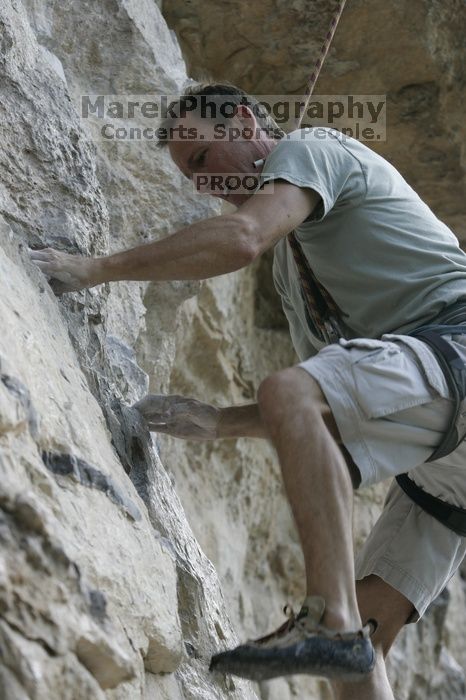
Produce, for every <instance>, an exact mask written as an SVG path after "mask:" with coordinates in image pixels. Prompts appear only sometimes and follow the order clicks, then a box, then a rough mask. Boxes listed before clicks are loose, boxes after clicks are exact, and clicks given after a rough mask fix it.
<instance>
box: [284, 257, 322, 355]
mask: <svg viewBox="0 0 466 700" xmlns="http://www.w3.org/2000/svg"><path fill="white" fill-rule="evenodd" d="M273 280H274V284H275V288H276V290H277V292H278V293H279V295H280V299H281V302H282V308H283V312H284V314H285V316H286V319H287V321H288V327H289V329H290V335H291V342H292V343H293V347H294V349H295V351H296V354H297V356H298V357H299V359H300V360H301V361H303V360H307V359H308V358H309V357H313V356H314V355H316V354H317V352H318V350H317V348H315V347H314V346H313V345H312V343H311V341H310V340H309V338H308V336H307V334H306V332H305V330H304V328H303V326H302V324H301V321H300V319H299V316H298V314H297V313H296V311H295V310H294V308H293V305H292V304H291V301H290V298H289V296H288V294H287V293H286V290H285V288H284V286H283V284H282V282H281V280H280V276H279V273H278V270H277V269H276V268H274V274H273Z"/></svg>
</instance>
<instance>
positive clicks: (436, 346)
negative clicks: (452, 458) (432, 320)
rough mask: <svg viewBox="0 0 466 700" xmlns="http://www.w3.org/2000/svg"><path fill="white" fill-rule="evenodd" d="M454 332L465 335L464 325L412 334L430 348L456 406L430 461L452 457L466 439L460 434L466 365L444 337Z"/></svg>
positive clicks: (465, 395)
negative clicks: (449, 455)
mask: <svg viewBox="0 0 466 700" xmlns="http://www.w3.org/2000/svg"><path fill="white" fill-rule="evenodd" d="M458 329H459V330H458ZM455 331H456V332H457V333H462V334H464V333H465V331H466V328H465V327H464V326H438V327H437V328H436V327H435V326H430V327H429V326H427V327H424V328H419V329H417V330H415V331H412V332H411V333H410V335H413V336H415V337H416V338H419V339H420V340H423V341H424V342H425V343H426V344H427V345H428V346H429V347H430V348H431V350H432V352H433V353H434V355H435V357H436V359H437V362H438V363H439V365H440V367H441V369H442V371H443V374H444V376H445V380H446V382H447V386H448V389H449V391H450V396H451V398H452V399H453V401H454V406H455V409H454V414H453V416H452V419H451V421H450V425H449V427H448V430H447V431H446V433H445V434H444V436H443V438H442V441H441V443H440V444H439V445H438V446H437V448H436V449H435V450H434V452H433V453H432V454H431V455H430V457H429V459H428V460H427V461H428V462H434V461H435V460H437V459H440V458H441V457H445V456H446V455H448V454H450V453H451V452H453V451H454V450H455V449H456V448H457V447H458V445H459V444H460V442H462V441H463V440H464V438H465V437H466V434H465V433H464V432H463V429H462V430H461V432H459V427H460V426H461V424H462V421H461V411H462V408H463V409H464V407H463V406H462V402H463V400H464V399H465V398H466V366H465V363H464V361H463V359H462V358H461V357H460V355H459V354H458V353H457V352H456V350H455V348H454V347H453V346H452V345H450V343H449V342H448V341H447V340H444V338H442V335H441V334H442V333H448V334H454V333H455Z"/></svg>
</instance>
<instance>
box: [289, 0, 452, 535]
mask: <svg viewBox="0 0 466 700" xmlns="http://www.w3.org/2000/svg"><path fill="white" fill-rule="evenodd" d="M345 4H346V0H342V1H341V2H340V3H339V5H338V8H337V10H336V12H335V15H334V16H333V18H332V22H331V25H330V29H329V31H328V32H327V36H326V38H325V41H324V43H323V45H322V47H321V50H320V55H319V58H318V59H317V61H316V64H315V66H314V70H313V71H312V73H311V76H310V78H309V81H308V84H307V89H306V92H305V95H304V97H303V102H301V104H300V113H299V117H298V119H297V120H296V122H295V124H294V126H293V129H299V128H300V126H301V122H302V119H303V116H304V113H305V110H306V107H307V106H308V104H309V100H310V98H311V96H312V93H313V91H314V87H315V84H316V82H317V79H318V77H319V73H320V70H321V68H322V65H323V63H324V60H325V57H326V55H327V53H328V50H329V48H330V45H331V43H332V39H333V36H334V34H335V31H336V28H337V26H338V22H339V20H340V18H341V15H342V13H343V9H344V7H345ZM287 238H288V243H289V245H290V248H291V250H292V252H293V257H294V260H295V264H296V267H297V269H298V272H299V278H300V283H301V295H302V297H303V300H304V304H305V308H306V311H307V313H308V316H309V318H310V321H311V325H312V326H313V328H314V330H315V332H316V335H317V337H318V338H319V339H320V340H322V341H323V342H325V343H327V344H330V343H336V342H338V340H339V339H340V338H347V337H348V331H349V329H348V328H347V326H346V325H345V323H344V321H343V318H342V316H343V314H342V311H341V309H339V307H338V306H337V304H336V303H335V301H334V299H333V298H332V296H331V295H330V294H329V292H328V291H327V290H326V289H325V287H324V286H323V285H322V284H321V283H320V282H319V280H318V279H317V278H316V276H315V274H314V272H313V271H312V268H311V266H310V264H309V262H308V260H307V258H306V256H305V254H304V252H303V250H302V248H301V245H300V243H299V241H298V239H297V238H296V234H295V232H294V231H292V232H291V233H290V234H288V237H287ZM454 334H463V335H464V334H466V324H465V325H464V326H461V325H460V326H445V325H428V326H422V327H420V328H417V329H415V330H413V331H411V332H410V333H409V335H412V336H414V337H415V338H419V340H422V341H423V342H424V343H426V344H427V345H428V346H429V347H430V349H431V350H432V352H433V353H434V355H435V357H436V359H437V361H438V363H439V365H440V367H441V369H442V371H443V373H444V375H445V379H446V381H447V385H448V388H449V390H450V395H451V397H452V398H453V402H454V412H453V418H452V421H451V424H450V426H449V428H448V430H447V431H446V433H445V435H444V436H443V438H442V441H441V443H440V444H439V445H438V447H437V448H436V449H435V450H434V452H433V453H432V455H431V456H430V457H429V459H428V460H427V461H428V462H433V461H434V460H437V459H440V458H441V457H445V456H446V455H448V454H450V453H451V452H453V451H454V450H455V449H456V448H457V447H458V446H459V445H460V443H461V442H463V440H464V439H465V438H466V363H465V362H464V360H463V359H462V358H461V356H460V355H459V354H458V353H457V352H456V350H455V348H454V347H453V345H451V344H450V343H449V342H448V341H447V340H445V339H444V338H443V337H442V336H444V335H454ZM396 481H397V483H398V485H399V486H400V487H401V488H402V489H403V491H404V492H405V493H406V494H407V496H409V498H411V500H413V501H414V502H415V503H416V504H417V505H418V506H420V507H421V508H422V509H423V510H424V511H426V513H429V515H431V516H432V517H434V518H436V519H437V520H438V521H440V522H441V523H442V524H443V525H445V526H446V527H448V528H449V529H450V530H453V532H455V533H456V534H458V535H460V536H461V537H466V509H464V508H459V507H458V506H454V505H451V504H450V503H446V502H445V501H443V500H442V499H440V498H437V497H435V496H433V495H432V494H430V493H428V492H427V491H424V489H422V488H421V487H420V486H418V485H417V484H416V483H415V482H414V481H413V480H412V479H410V478H409V476H408V475H407V474H399V475H398V476H397V477H396Z"/></svg>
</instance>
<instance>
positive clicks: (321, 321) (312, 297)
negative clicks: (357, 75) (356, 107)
mask: <svg viewBox="0 0 466 700" xmlns="http://www.w3.org/2000/svg"><path fill="white" fill-rule="evenodd" d="M345 5H346V0H341V1H340V3H339V5H338V8H337V10H336V12H335V14H334V15H333V17H332V21H331V23H330V28H329V30H328V32H327V36H326V37H325V41H324V43H323V44H322V47H321V49H320V54H319V58H318V59H317V61H316V63H315V66H314V69H313V71H312V73H311V76H310V78H309V81H308V84H307V88H306V92H305V94H304V96H303V102H301V104H300V111H299V117H298V119H297V120H296V121H295V124H294V126H293V128H292V129H291V131H294V130H295V129H299V128H300V127H301V122H302V120H303V117H304V114H305V111H306V109H307V106H308V104H309V101H310V99H311V96H312V93H313V91H314V87H315V84H316V82H317V79H318V77H319V73H320V70H321V68H322V66H323V64H324V61H325V57H326V56H327V53H328V50H329V48H330V44H331V43H332V39H333V37H334V34H335V31H336V28H337V26H338V22H339V21H340V17H341V15H342V12H343V9H344V7H345ZM288 243H289V245H290V248H291V250H292V252H293V257H294V260H295V264H296V267H297V269H298V272H299V277H300V280H301V292H302V296H303V299H304V301H305V304H306V307H307V311H308V314H309V317H310V319H311V321H312V324H313V326H314V332H315V333H316V335H317V336H318V337H319V339H320V340H322V341H324V342H325V343H335V342H336V341H338V339H339V338H342V337H343V338H345V337H347V333H348V329H347V328H346V326H345V323H344V321H343V319H342V313H341V310H340V309H339V307H338V306H337V304H336V303H335V301H334V300H333V299H332V297H331V295H330V294H329V292H328V291H327V290H326V289H325V287H324V286H323V285H322V284H321V283H320V282H319V280H318V279H317V277H316V276H315V274H314V272H313V271H312V268H311V266H310V265H309V262H308V260H307V258H306V256H305V255H304V252H303V249H302V248H301V245H300V243H299V241H298V239H297V238H296V235H295V232H294V231H292V232H291V233H289V234H288Z"/></svg>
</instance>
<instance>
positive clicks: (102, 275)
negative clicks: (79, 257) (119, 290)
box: [91, 255, 117, 285]
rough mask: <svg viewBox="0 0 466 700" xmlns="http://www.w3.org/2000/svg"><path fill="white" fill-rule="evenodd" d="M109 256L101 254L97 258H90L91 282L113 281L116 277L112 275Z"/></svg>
mask: <svg viewBox="0 0 466 700" xmlns="http://www.w3.org/2000/svg"><path fill="white" fill-rule="evenodd" d="M110 258H111V256H109V255H103V256H101V257H98V258H91V260H92V263H91V277H92V280H93V284H94V285H96V284H103V283H104V282H113V281H115V280H116V279H117V278H116V277H114V276H113V270H112V266H111V264H110V263H109V261H110Z"/></svg>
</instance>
